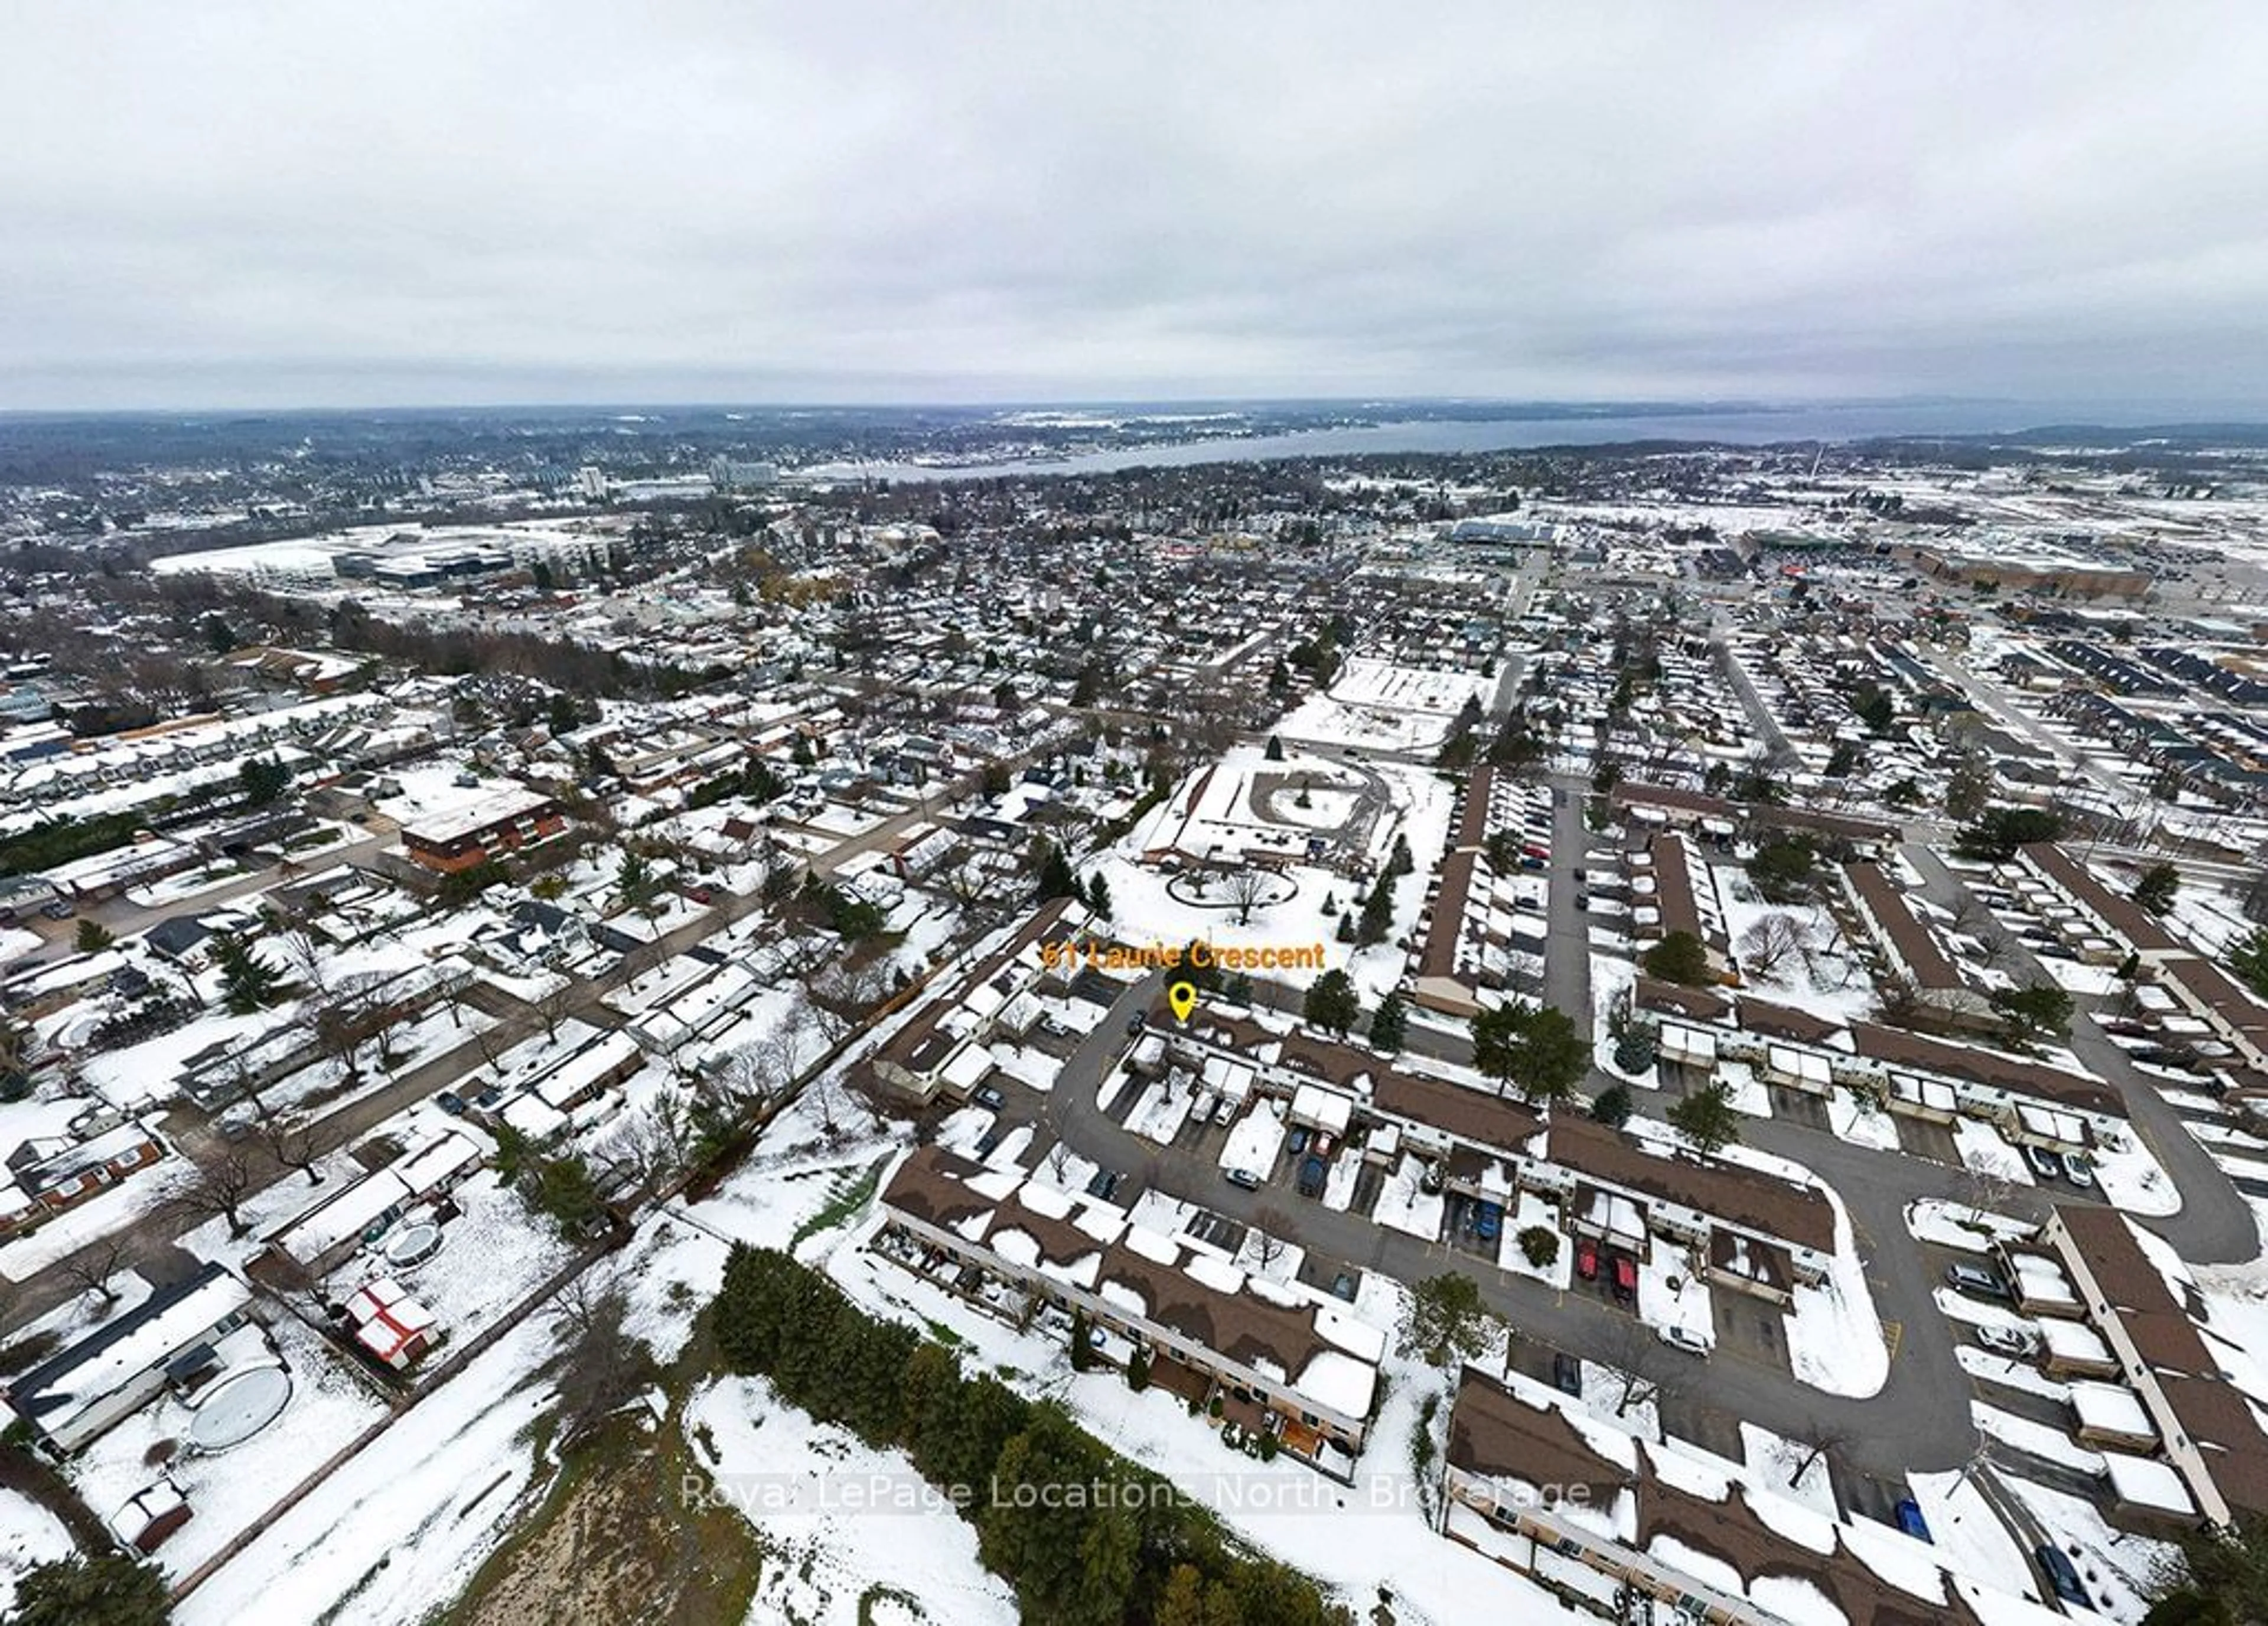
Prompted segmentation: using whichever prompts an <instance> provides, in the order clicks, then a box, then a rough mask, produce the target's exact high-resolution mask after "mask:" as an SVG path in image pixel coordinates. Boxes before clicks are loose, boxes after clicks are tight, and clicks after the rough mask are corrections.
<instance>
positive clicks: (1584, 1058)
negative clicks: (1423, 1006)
mask: <svg viewBox="0 0 2268 1626" xmlns="http://www.w3.org/2000/svg"><path fill="white" fill-rule="evenodd" d="M1473 1065H1474V1066H1475V1067H1476V1068H1478V1069H1479V1070H1480V1071H1482V1072H1484V1073H1485V1074H1487V1075H1488V1076H1489V1077H1490V1078H1493V1079H1495V1080H1496V1081H1497V1082H1498V1083H1499V1084H1504V1085H1511V1086H1512V1087H1513V1089H1515V1090H1518V1091H1519V1092H1520V1093H1521V1094H1522V1095H1523V1096H1525V1097H1527V1098H1528V1100H1532V1101H1534V1100H1541V1101H1554V1100H1560V1099H1562V1098H1563V1097H1565V1096H1567V1095H1569V1094H1572V1093H1573V1091H1574V1088H1575V1086H1576V1085H1578V1084H1580V1082H1581V1081H1582V1078H1583V1076H1584V1074H1586V1073H1587V1072H1588V1071H1590V1070H1591V1045H1590V1041H1589V1040H1588V1039H1587V1038H1586V1037H1584V1036H1583V1035H1582V1034H1579V1033H1577V1032H1576V1031H1575V1024H1574V1023H1573V1022H1572V1020H1571V1019H1569V1018H1568V1016H1567V1013H1566V1012H1564V1011H1561V1010H1559V1009H1557V1008H1556V1007H1554V1006H1551V1005H1528V1004H1521V1003H1520V1002H1519V1001H1517V1000H1514V1001H1512V1002H1510V1003H1508V1004H1502V1005H1499V1006H1498V1007H1497V1008H1496V1009H1495V1010H1493V1011H1484V1012H1481V1013H1480V1014H1479V1015H1478V1016H1476V1017H1475V1018H1474V1019H1473Z"/></svg>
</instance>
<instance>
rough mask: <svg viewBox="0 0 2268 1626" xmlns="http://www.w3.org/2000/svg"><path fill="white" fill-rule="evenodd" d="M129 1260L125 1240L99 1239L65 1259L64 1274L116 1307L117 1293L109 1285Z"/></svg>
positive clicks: (117, 1237) (120, 1238)
mask: <svg viewBox="0 0 2268 1626" xmlns="http://www.w3.org/2000/svg"><path fill="white" fill-rule="evenodd" d="M126 1257H127V1250H126V1239H125V1238H124V1237H122V1236H107V1237H99V1238H97V1239H96V1240H94V1241H92V1242H89V1243H88V1244H87V1245H86V1246H85V1247H82V1248H80V1249H79V1250H78V1251H77V1253H75V1254H71V1255H70V1257H69V1258H67V1259H65V1260H64V1261H63V1275H64V1276H65V1277H68V1278H69V1279H70V1280H71V1281H74V1282H77V1284H79V1286H80V1287H81V1288H83V1289H85V1291H88V1292H90V1293H92V1294H94V1295H95V1296H96V1297H97V1298H99V1299H101V1300H102V1302H103V1303H105V1304H116V1303H117V1302H118V1290H117V1289H116V1288H115V1287H113V1286H112V1285H111V1284H110V1278H111V1277H114V1276H116V1275H117V1274H118V1273H119V1272H120V1271H121V1270H122V1269H125V1268H126Z"/></svg>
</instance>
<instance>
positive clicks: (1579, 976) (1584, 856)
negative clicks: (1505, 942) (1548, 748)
mask: <svg viewBox="0 0 2268 1626" xmlns="http://www.w3.org/2000/svg"><path fill="white" fill-rule="evenodd" d="M1546 783H1547V784H1550V787H1551V801H1552V807H1551V890H1550V904H1549V913H1548V915H1547V920H1548V927H1547V930H1546V931H1545V934H1544V946H1543V997H1544V1000H1545V1002H1546V1003H1547V1004H1553V1005H1556V1006H1557V1007H1558V1008H1559V1009H1560V1010H1562V1011H1565V1012H1566V1013H1567V1014H1568V1015H1569V1016H1570V1017H1572V1018H1573V1019H1574V1022H1575V1026H1576V1028H1577V1030H1578V1031H1580V1032H1581V1033H1584V1034H1588V1033H1589V1032H1590V1031H1591V917H1590V916H1589V915H1588V914H1587V913H1586V912H1584V911H1583V910H1581V909H1577V908H1576V907H1575V894H1577V893H1578V892H1581V891H1585V890H1587V888H1588V887H1589V884H1590V883H1589V881H1588V879H1583V880H1577V879H1575V872H1576V871H1577V870H1582V871H1583V872H1584V873H1585V875H1586V877H1588V875H1589V874H1590V872H1591V868H1592V866H1591V864H1590V842H1591V833H1590V831H1589V830H1588V829H1587V828H1585V827H1584V824H1583V798H1584V797H1585V796H1586V795H1587V793H1588V787H1587V785H1585V784H1583V782H1582V781H1581V780H1580V779H1575V778H1572V777H1569V776H1565V775H1560V776H1553V777H1552V778H1550V779H1549V780H1547V781H1546Z"/></svg>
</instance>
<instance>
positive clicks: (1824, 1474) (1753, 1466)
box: [1741, 1422, 1836, 1519]
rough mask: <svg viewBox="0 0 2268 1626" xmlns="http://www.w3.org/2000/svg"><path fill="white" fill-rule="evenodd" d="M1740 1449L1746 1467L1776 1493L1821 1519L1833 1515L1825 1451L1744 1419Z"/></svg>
mask: <svg viewBox="0 0 2268 1626" xmlns="http://www.w3.org/2000/svg"><path fill="white" fill-rule="evenodd" d="M1741 1450H1742V1453H1743V1455H1744V1456H1745V1457H1746V1458H1747V1460H1748V1465H1749V1469H1750V1470H1751V1471H1752V1472H1754V1473H1755V1474H1756V1475H1757V1477H1758V1478H1759V1480H1760V1481H1761V1482H1762V1483H1765V1484H1768V1485H1770V1486H1771V1488H1772V1490H1775V1491H1776V1492H1778V1494H1779V1495H1781V1496H1784V1497H1788V1498H1789V1499H1790V1500H1792V1501H1796V1502H1800V1503H1801V1504H1803V1505H1804V1506H1806V1507H1808V1508H1809V1509H1810V1510H1811V1511H1812V1512H1815V1513H1817V1514H1818V1515H1819V1516H1820V1517H1822V1518H1823V1519H1833V1518H1834V1517H1836V1507H1835V1486H1834V1483H1833V1482H1832V1480H1831V1478H1830V1475H1829V1473H1828V1468H1827V1453H1825V1452H1817V1453H1815V1452H1814V1451H1813V1450H1812V1449H1811V1447H1810V1446H1806V1445H1803V1444H1800V1442H1798V1441H1795V1440H1792V1439H1784V1438H1781V1437H1780V1436H1779V1435H1778V1434H1775V1433H1773V1432H1772V1431H1771V1430H1769V1429H1764V1428H1759V1427H1758V1426H1757V1425H1756V1424H1753V1423H1745V1422H1744V1423H1742V1424H1741ZM1807 1457H1808V1458H1810V1459H1811V1460H1809V1461H1808V1462H1807V1461H1805V1459H1806V1458H1807ZM1799 1467H1800V1468H1802V1469H1803V1475H1802V1477H1801V1478H1800V1479H1799V1478H1797V1477H1795V1471H1796V1469H1797V1468H1799Z"/></svg>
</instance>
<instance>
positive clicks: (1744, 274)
mask: <svg viewBox="0 0 2268 1626" xmlns="http://www.w3.org/2000/svg"><path fill="white" fill-rule="evenodd" d="M1938 393H1944V394H1962V395H1982V396H1994V397H2014V398H2018V399H2022V400H2029V401H2117V400H2147V401H2160V402H2189V403H2198V404H2200V405H2202V404H2205V403H2212V404H2214V405H2216V406H2229V407H2247V408H2254V409H2259V408H2268V6H2263V5H2260V4H2233V5H2228V6H2226V7H2221V8H2213V7H2208V6H2203V5H2177V6H2171V7H2165V6H2146V5H2132V4H2120V5H2116V6H2091V5H2086V4H2054V5H2036V6H2021V5H2009V4H1986V5H1978V4H1960V5H1952V6H1947V7H1944V8H1942V9H1934V10H1933V9H1930V8H1926V7H1922V6H1917V5H1906V4H1898V5H1875V4H1869V5H1866V6H1858V5H1852V6H1848V7H1825V6H1821V7H1796V6H1790V5H1786V4H1764V5H1757V6H1754V7H1740V6H1722V5H1718V6H1711V5H1702V4H1681V5H1676V6H1661V7H1658V8H1657V7H1647V6H1642V5H1637V4H1615V5H1607V6H1593V5H1581V4H1566V5H1564V6H1559V7H1556V8H1543V7H1535V8H1526V7H1517V6H1513V5H1508V4H1477V5H1471V6H1452V5H1443V4H1432V3H1430V0H1428V3H1427V4H1386V3H1377V4H1366V5H1362V6H1337V5H1329V4H1312V3H1310V0H1300V4H1243V3H1241V0H1204V3H1202V4H1190V5H1179V4H1147V3H1144V4H1122V5H1116V6H1108V7H1106V6H1100V5H1089V4H1071V3H1070V0H1063V3H1061V4H1048V5H1036V4H1035V5H1024V4H1004V3H1002V0H968V3H965V4H938V3H924V4H911V3H909V4H893V5H878V4H859V3H851V4H846V3H844V0H815V3H813V4H800V5H796V6H792V7H789V6H773V5H768V4H716V5H704V4H671V3H670V0H657V3H655V4H623V3H622V0H610V3H609V4H594V5H585V4H482V0H450V3H449V4H437V5H431V6H426V5H414V4H412V5H405V4H398V3H396V0H388V3H387V4H367V3H366V0H365V3H364V4H354V5H351V6H335V7H333V6H325V5H318V4H284V3H283V0H277V3H276V4H265V5H244V6H231V5H226V4H208V3H200V4H178V3H177V0H167V3H166V4H147V5H144V4H115V5H113V4H99V0H90V3H89V4H61V3H60V0H58V3H57V4H35V3H33V0H16V3H15V4H10V5H8V6H6V7H5V8H4V10H0V407H17V408H36V407H76V406H104V407H112V406H121V407H122V406H141V405H151V406H166V407H173V406H185V407H188V406H225V405H329V404H338V405H364V404H387V403H390V404H420V403H454V402H474V401H493V402H521V401H821V400H825V401H844V400H851V401H906V400H923V401H982V400H1005V399H1022V400H1034V399H1054V400H1074V399H1080V398H1088V399H1093V398H1098V397H1110V396H1116V397H1122V398H1123V397H1147V398H1197V397H1222V396H1252V395H1285V394H1294V395H1326V396H1329V395H1374V394H1469V395H1470V394H1484V395H1495V396H1513V397H1549V398H1578V399H1629V398H1633V397H1639V396H1675V397H1692V396H1702V395H1718V396H1721V395H1739V396H1765V397H1774V398H1786V397H1814V398H1818V397H1849V396H1881V395H1896V394H1938Z"/></svg>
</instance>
